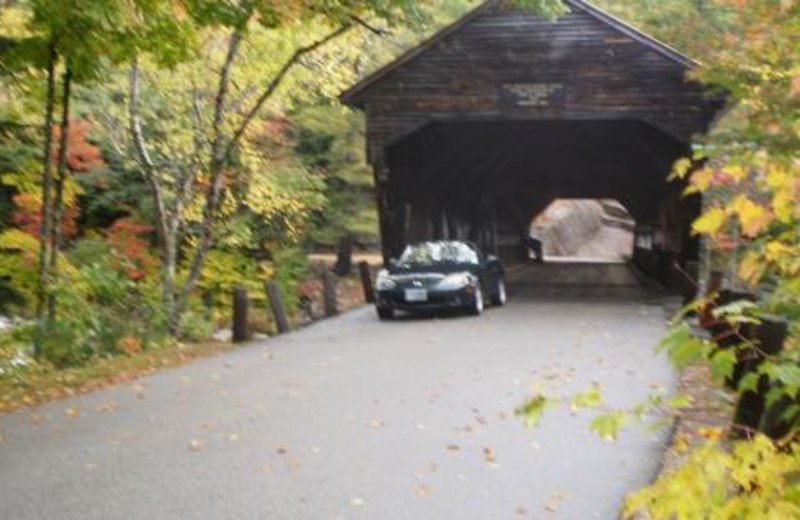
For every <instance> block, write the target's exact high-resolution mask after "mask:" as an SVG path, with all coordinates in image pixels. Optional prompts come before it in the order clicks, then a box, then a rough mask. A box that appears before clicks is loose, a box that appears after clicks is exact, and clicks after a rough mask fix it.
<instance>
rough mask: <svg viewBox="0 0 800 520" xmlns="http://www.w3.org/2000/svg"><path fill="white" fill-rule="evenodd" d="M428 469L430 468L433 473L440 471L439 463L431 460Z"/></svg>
mask: <svg viewBox="0 0 800 520" xmlns="http://www.w3.org/2000/svg"><path fill="white" fill-rule="evenodd" d="M428 469H429V470H430V472H431V473H436V472H437V471H439V465H438V464H436V463H435V462H431V464H430V466H428Z"/></svg>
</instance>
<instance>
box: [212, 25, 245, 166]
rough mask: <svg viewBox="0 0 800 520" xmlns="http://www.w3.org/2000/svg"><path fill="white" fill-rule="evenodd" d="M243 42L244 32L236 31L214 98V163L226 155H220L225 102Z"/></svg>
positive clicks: (229, 46)
mask: <svg viewBox="0 0 800 520" xmlns="http://www.w3.org/2000/svg"><path fill="white" fill-rule="evenodd" d="M241 42H242V32H241V31H240V30H239V29H236V30H235V31H233V33H232V34H231V38H230V42H229V43H228V53H227V54H226V55H225V62H224V63H223V64H222V70H220V73H219V87H218V88H217V95H216V97H215V98H214V121H213V122H212V123H211V132H212V135H213V141H212V142H211V159H212V161H219V162H223V161H224V160H225V156H224V155H220V151H221V148H222V125H223V124H224V123H225V102H226V98H227V96H228V90H229V88H230V81H231V70H232V69H233V62H234V60H235V59H236V55H237V54H238V53H239V44H240V43H241Z"/></svg>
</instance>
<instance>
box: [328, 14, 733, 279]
mask: <svg viewBox="0 0 800 520" xmlns="http://www.w3.org/2000/svg"><path fill="white" fill-rule="evenodd" d="M566 3H567V4H568V6H569V8H570V12H569V13H568V14H566V15H564V16H562V17H560V18H558V19H557V20H547V19H544V18H541V17H537V16H534V15H533V14H531V13H530V12H529V11H525V10H521V9H518V8H514V7H510V6H509V5H508V2H503V1H500V0H491V1H488V2H485V3H483V4H482V5H480V6H479V7H477V8H476V9H475V10H474V11H472V12H471V13H469V14H468V15H467V16H465V17H464V18H462V19H461V20H459V21H457V22H456V23H454V24H453V25H451V26H449V27H447V28H445V29H443V30H442V31H440V32H439V33H437V34H436V35H434V36H433V37H432V38H431V39H429V40H427V41H426V42H424V43H423V44H421V45H420V46H418V47H417V48H415V49H413V50H411V51H410V52H408V53H406V54H404V55H403V56H401V57H400V58H398V59H397V60H395V61H394V62H393V63H391V64H389V65H388V66H386V67H384V68H382V69H380V70H378V71H377V72H376V73H374V74H373V75H371V76H370V77H368V78H366V79H365V80H363V81H361V82H360V83H358V84H357V85H355V86H354V87H352V88H351V89H350V90H348V91H346V92H345V93H344V94H343V95H342V100H343V101H344V102H345V103H346V104H348V105H350V106H352V107H357V108H359V109H361V110H363V111H364V112H365V113H366V119H367V146H368V158H369V161H370V163H371V165H372V166H373V168H374V172H375V180H376V187H377V198H378V207H379V211H380V222H381V234H382V238H383V254H384V259H385V260H388V259H389V258H391V257H394V256H396V255H397V254H399V252H400V251H401V250H402V248H403V247H404V246H405V244H406V243H407V242H409V241H414V240H422V239H443V238H459V239H470V240H473V241H475V242H477V243H478V244H480V245H481V247H483V248H484V250H486V251H490V252H495V253H497V254H499V255H501V256H502V257H504V258H506V259H507V260H508V259H512V258H517V257H518V256H519V254H518V251H519V249H520V237H521V236H522V233H523V231H524V230H526V229H527V227H528V225H529V223H530V221H531V219H532V218H533V217H535V216H536V215H537V214H539V213H540V212H541V211H543V210H544V209H545V208H546V207H547V206H548V205H549V203H550V202H551V201H553V200H555V199H557V198H594V199H599V198H607V199H616V200H618V201H619V202H621V203H622V204H624V205H625V206H626V208H627V209H628V211H629V212H630V214H631V215H632V216H633V217H634V218H635V220H636V223H637V240H636V243H637V246H636V251H635V252H634V258H635V259H636V261H637V263H638V264H639V265H640V267H642V268H644V269H645V270H646V271H647V272H650V273H651V274H654V275H655V274H658V271H659V266H661V267H663V266H664V265H665V263H671V262H672V261H673V259H677V260H679V261H681V262H683V261H687V260H691V259H694V258H696V256H697V253H698V247H697V241H696V239H695V238H693V237H692V236H691V235H690V223H691V222H692V220H694V218H695V217H696V216H697V215H698V212H699V210H700V201H699V200H698V199H697V198H688V199H687V198H684V197H682V196H681V192H682V188H683V187H682V186H680V185H678V184H677V183H669V182H667V176H668V174H669V172H670V170H671V166H672V164H673V162H674V161H675V160H676V159H678V158H680V157H682V156H685V155H686V154H687V153H688V152H689V143H690V139H691V137H692V135H694V134H696V133H702V132H705V131H706V130H707V129H708V127H709V125H710V123H711V121H712V119H713V118H714V116H715V114H716V113H717V111H718V110H719V109H720V106H721V103H720V101H719V99H712V98H710V97H708V96H707V95H706V94H705V93H704V92H703V90H702V88H701V86H700V85H698V84H696V83H692V82H690V81H687V79H686V73H687V71H688V70H689V69H691V68H692V67H693V66H694V63H693V62H692V61H691V60H690V59H689V58H687V57H686V56H684V55H682V54H680V53H679V52H677V51H675V50H674V49H672V48H670V47H668V46H667V45H665V44H663V43H661V42H659V41H657V40H655V39H654V38H652V37H650V36H648V35H646V34H643V33H642V32H640V31H638V30H636V29H634V28H633V27H631V26H629V25H627V24H625V23H624V22H622V21H620V20H618V19H616V18H614V17H612V16H611V15H609V14H607V13H605V12H603V11H601V10H599V9H598V8H596V7H594V6H592V5H590V4H588V3H586V2H584V1H582V0H566Z"/></svg>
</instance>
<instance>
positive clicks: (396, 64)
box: [340, 0, 698, 108]
mask: <svg viewBox="0 0 800 520" xmlns="http://www.w3.org/2000/svg"><path fill="white" fill-rule="evenodd" d="M501 3H502V0H487V1H485V2H483V3H482V4H480V5H479V6H478V7H476V8H475V9H473V10H472V11H470V12H469V13H467V14H466V15H464V16H463V17H461V18H460V19H458V20H456V21H455V22H454V23H452V24H450V25H449V26H447V27H445V28H443V29H441V30H440V31H438V32H437V33H436V34H434V35H433V36H431V37H430V38H428V39H427V40H425V41H424V42H422V43H421V44H419V45H417V46H416V47H414V48H412V49H410V50H408V51H407V52H405V53H404V54H402V55H400V56H399V57H398V58H396V59H395V60H394V61H392V62H390V63H388V64H387V65H385V66H384V67H381V68H380V69H378V70H377V71H375V72H373V73H372V74H370V75H369V76H367V77H366V78H364V79H363V80H361V81H360V82H358V83H357V84H355V85H353V86H352V87H351V88H349V89H348V90H346V91H344V92H343V93H342V94H341V96H340V97H341V100H342V101H343V102H344V103H345V104H348V105H351V106H354V107H357V108H363V107H364V100H363V99H362V97H361V94H363V93H364V92H365V91H367V90H368V89H369V88H370V87H371V86H373V85H374V84H376V83H378V82H381V81H383V80H384V79H386V77H387V76H389V75H390V74H391V73H392V72H393V71H394V70H396V69H398V68H400V67H402V66H404V65H406V64H408V63H410V62H412V61H414V60H416V59H417V58H419V57H420V56H421V55H422V54H424V53H425V52H426V51H427V50H429V49H431V48H432V47H434V46H435V45H436V44H437V43H439V42H440V41H442V40H444V39H445V38H447V37H448V36H450V35H452V34H454V33H457V32H458V31H460V30H461V29H463V28H464V27H466V26H468V25H469V24H470V23H471V22H473V21H474V20H476V19H477V18H478V17H480V16H481V15H482V14H484V13H485V12H487V11H488V10H490V9H492V8H495V7H498V6H499V5H500V4H501ZM564 3H566V4H567V5H568V6H569V7H570V8H571V9H572V10H573V11H575V10H577V11H581V12H584V13H586V14H588V15H590V16H591V17H592V18H594V19H596V20H598V21H599V22H601V23H603V24H605V25H607V26H608V27H610V28H612V29H614V30H615V31H617V32H619V33H621V34H623V35H625V36H628V37H630V38H631V39H633V40H635V41H637V42H639V43H640V44H642V45H644V46H646V47H648V48H649V49H651V50H653V51H655V52H656V53H658V54H659V55H661V56H663V57H664V58H666V59H668V60H671V61H673V62H675V63H676V64H678V65H680V66H682V67H685V68H686V69H687V70H688V69H691V68H693V67H695V66H697V65H698V63H697V62H696V61H694V60H693V59H692V58H690V57H688V56H686V55H685V54H683V53H681V52H680V51H678V50H676V49H674V48H673V47H671V46H669V45H667V44H666V43H664V42H662V41H660V40H658V39H657V38H654V37H653V36H650V35H649V34H646V33H645V32H643V31H641V30H639V29H637V28H635V27H633V26H632V25H630V24H628V23H626V22H624V21H622V20H620V19H619V18H617V17H615V16H613V15H611V14H609V13H607V12H606V11H604V10H602V9H600V8H599V7H597V6H595V5H593V4H591V3H589V2H587V1H585V0H564Z"/></svg>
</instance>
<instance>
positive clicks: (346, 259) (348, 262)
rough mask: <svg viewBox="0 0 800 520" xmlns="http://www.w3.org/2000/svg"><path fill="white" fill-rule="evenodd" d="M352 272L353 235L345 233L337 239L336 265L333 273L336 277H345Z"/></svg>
mask: <svg viewBox="0 0 800 520" xmlns="http://www.w3.org/2000/svg"><path fill="white" fill-rule="evenodd" d="M352 270H353V235H351V234H350V233H347V234H346V235H344V236H343V237H342V238H340V239H339V244H338V245H337V247H336V264H335V265H334V266H333V272H334V273H336V276H347V275H349V274H350V271H352Z"/></svg>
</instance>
